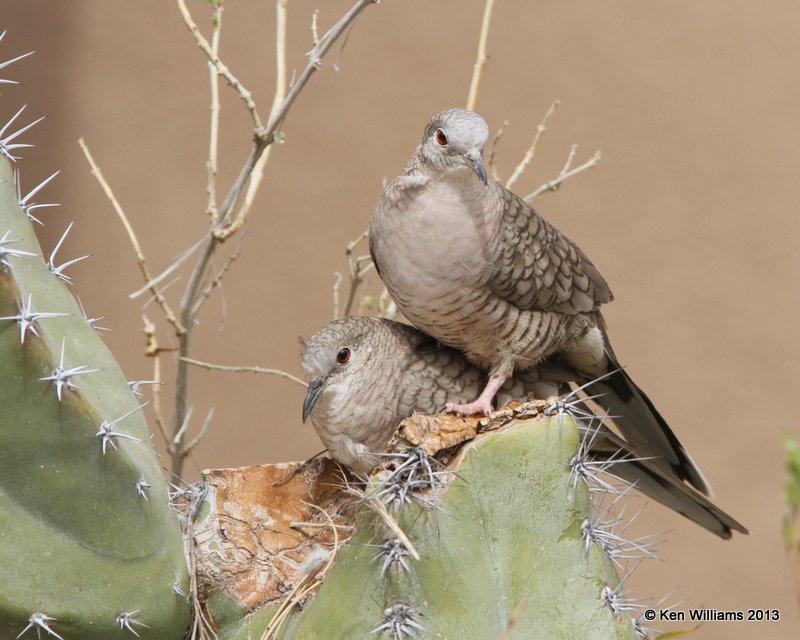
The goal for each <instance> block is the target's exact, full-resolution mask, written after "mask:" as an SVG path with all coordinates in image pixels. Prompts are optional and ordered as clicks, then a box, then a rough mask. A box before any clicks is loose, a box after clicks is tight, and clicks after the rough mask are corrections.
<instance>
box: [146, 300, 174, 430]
mask: <svg viewBox="0 0 800 640" xmlns="http://www.w3.org/2000/svg"><path fill="white" fill-rule="evenodd" d="M142 323H143V325H144V328H143V331H144V335H145V340H146V342H145V351H144V353H145V355H146V356H149V357H151V358H153V382H154V383H155V384H154V385H153V415H154V416H155V419H156V425H158V430H159V431H160V432H161V437H162V438H164V444H166V445H169V434H168V433H167V427H166V424H165V423H164V415H163V413H162V412H161V348H160V347H159V346H158V341H157V339H156V326H155V325H154V324H153V322H152V321H151V320H150V318H148V317H147V316H146V315H142Z"/></svg>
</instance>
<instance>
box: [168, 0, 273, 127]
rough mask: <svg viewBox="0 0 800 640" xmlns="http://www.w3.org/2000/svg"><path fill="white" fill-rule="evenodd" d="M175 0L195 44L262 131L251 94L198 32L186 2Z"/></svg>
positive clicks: (254, 125)
mask: <svg viewBox="0 0 800 640" xmlns="http://www.w3.org/2000/svg"><path fill="white" fill-rule="evenodd" d="M176 1H177V3H178V9H179V10H180V12H181V17H182V18H183V21H184V23H185V24H186V26H187V27H188V29H189V31H190V32H191V34H192V35H193V36H194V39H195V41H196V42H197V46H198V47H200V49H202V51H203V53H205V54H206V57H207V58H208V60H209V62H210V63H211V64H213V65H214V67H215V68H216V70H217V73H219V75H221V76H222V77H223V78H225V79H226V80H227V81H228V84H229V85H231V86H232V87H233V88H234V89H235V90H236V91H237V92H238V94H239V97H240V98H241V99H242V100H243V101H244V104H245V106H246V107H247V110H248V111H249V112H250V118H251V119H252V120H253V128H254V129H255V130H256V131H257V132H262V131H263V130H264V125H263V124H262V123H261V118H260V117H259V116H258V108H257V107H256V103H255V102H254V101H253V95H252V94H251V93H250V92H249V91H248V90H247V89H246V88H245V87H244V85H243V84H242V83H241V82H239V80H238V78H236V76H234V75H233V74H232V73H231V71H230V69H228V67H226V66H225V64H223V62H222V60H220V58H219V56H218V55H217V54H216V52H215V51H214V49H213V47H212V45H210V44H209V43H208V40H206V39H205V37H204V36H203V34H202V33H200V29H198V28H197V24H195V21H194V20H193V19H192V14H191V13H189V9H188V8H187V7H186V2H184V0H176ZM215 16H216V12H215Z"/></svg>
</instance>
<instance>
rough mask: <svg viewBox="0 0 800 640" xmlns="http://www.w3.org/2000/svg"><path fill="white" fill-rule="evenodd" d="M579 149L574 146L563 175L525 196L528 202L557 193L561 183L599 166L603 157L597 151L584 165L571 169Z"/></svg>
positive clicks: (562, 172)
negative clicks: (545, 194) (551, 192)
mask: <svg viewBox="0 0 800 640" xmlns="http://www.w3.org/2000/svg"><path fill="white" fill-rule="evenodd" d="M577 148H578V145H572V149H571V150H570V153H569V157H568V158H567V163H566V164H565V165H564V168H563V169H562V170H561V173H559V174H558V177H557V178H554V179H553V180H548V181H547V182H545V183H544V184H543V185H542V186H541V187H539V188H538V189H536V190H535V191H532V192H531V193H529V194H528V195H527V196H525V200H526V201H527V202H533V201H534V200H536V198H538V197H539V196H540V195H542V194H543V193H546V192H548V191H555V190H556V189H558V188H559V187H560V186H561V183H563V182H564V181H565V180H569V179H570V178H572V177H574V176H577V175H578V174H579V173H583V172H584V171H586V170H587V169H591V168H592V167H594V166H595V165H597V163H598V162H600V159H601V157H602V155H601V153H600V152H599V151H597V152H596V153H595V154H594V155H593V156H592V157H591V158H589V159H588V160H587V161H586V162H584V163H583V164H582V165H580V166H578V167H575V168H574V169H570V166H571V164H572V160H573V158H574V157H575V151H576V150H577Z"/></svg>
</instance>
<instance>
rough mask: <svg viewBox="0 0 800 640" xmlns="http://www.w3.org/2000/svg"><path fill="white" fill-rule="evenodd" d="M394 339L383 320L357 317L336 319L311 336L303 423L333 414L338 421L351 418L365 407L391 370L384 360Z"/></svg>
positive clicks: (306, 357) (305, 362)
mask: <svg viewBox="0 0 800 640" xmlns="http://www.w3.org/2000/svg"><path fill="white" fill-rule="evenodd" d="M391 338H392V336H391V334H390V333H389V332H387V331H386V329H385V327H384V326H383V324H382V323H381V321H380V320H378V319H376V318H362V317H355V316H350V317H346V318H340V319H339V320H334V321H333V322H330V323H328V324H326V325H325V326H324V327H322V329H320V330H319V331H317V332H316V333H315V334H314V335H313V336H311V337H310V338H309V339H308V342H306V343H305V348H304V349H303V357H302V359H303V369H305V372H306V374H307V375H308V377H309V383H308V393H307V395H306V398H305V401H304V402H303V422H305V421H306V420H307V419H308V417H309V416H311V417H312V419H315V418H319V419H322V420H324V419H325V416H326V415H327V414H331V413H335V414H336V418H337V419H345V418H347V417H348V415H349V416H350V417H351V418H352V414H353V412H355V411H357V410H358V407H357V405H363V404H364V403H363V402H362V401H363V399H364V397H365V396H366V395H369V393H370V392H371V391H372V388H373V387H374V385H375V382H376V381H377V380H381V379H382V378H385V376H386V374H387V371H388V370H389V369H390V368H391V367H390V366H388V365H387V366H384V364H385V363H383V360H384V359H385V358H382V357H381V350H382V348H383V347H387V346H389V345H387V341H388V340H391ZM346 414H347V415H346ZM362 417H363V416H362ZM369 417H370V418H371V419H374V418H375V417H377V416H369ZM318 421H319V420H314V422H315V423H316V422H318Z"/></svg>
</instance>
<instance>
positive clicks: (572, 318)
mask: <svg viewBox="0 0 800 640" xmlns="http://www.w3.org/2000/svg"><path fill="white" fill-rule="evenodd" d="M488 134H489V129H488V127H487V125H486V122H485V121H484V120H483V118H482V117H481V116H479V115H478V114H476V113H473V112H471V111H466V110H464V109H446V110H444V111H442V112H440V113H438V114H436V115H435V116H433V118H432V119H431V121H430V122H429V123H428V124H427V126H426V127H425V131H424V133H423V136H422V141H421V142H420V144H419V146H418V147H417V149H416V151H415V152H414V155H413V156H412V157H411V160H410V161H409V162H408V165H407V166H406V168H405V170H404V171H403V173H402V174H400V175H399V176H398V177H397V178H395V179H394V180H393V181H392V182H391V183H390V184H389V185H388V186H387V187H386V188H385V189H384V191H383V194H382V195H381V198H380V200H379V201H378V204H377V206H376V207H375V211H374V213H373V216H372V224H371V227H370V233H369V240H370V253H371V254H372V259H373V261H374V263H375V267H376V269H377V271H378V273H379V275H380V277H381V278H382V279H383V281H384V283H385V284H386V288H387V289H388V291H389V293H390V294H391V296H392V298H394V301H395V303H396V304H397V306H398V308H399V309H400V311H402V313H403V314H404V315H405V317H406V318H408V320H410V321H411V322H412V323H413V324H414V325H416V326H417V327H419V328H420V329H422V330H423V331H425V332H426V333H429V334H430V335H431V336H433V337H434V338H436V339H437V340H439V341H440V342H442V343H444V344H446V345H449V346H451V347H454V348H456V349H459V350H462V351H463V352H464V353H465V354H466V355H467V357H468V358H469V359H470V360H471V361H472V362H474V363H476V364H478V365H479V366H481V367H484V368H485V369H488V371H489V379H488V382H487V384H486V386H485V387H484V388H483V391H482V392H481V393H480V395H478V397H477V399H476V400H474V401H472V402H469V403H466V404H460V403H450V404H448V406H447V409H448V410H450V411H454V412H457V413H461V414H474V413H488V412H489V411H491V408H492V404H491V403H492V398H493V397H494V395H495V394H496V393H497V391H498V389H500V387H501V386H502V385H503V383H504V382H505V380H506V379H507V378H508V377H509V376H511V375H512V373H513V372H514V371H515V370H516V371H520V370H526V369H529V368H530V367H534V366H536V365H537V364H538V363H540V362H542V361H543V360H544V359H546V358H548V357H549V356H551V355H553V354H558V356H559V357H560V358H562V359H563V360H565V361H566V362H567V363H568V364H569V365H570V366H572V367H574V368H575V369H576V370H577V371H579V372H580V373H581V374H582V375H583V376H585V377H586V379H588V380H591V379H597V378H602V380H601V381H599V382H598V383H597V384H596V385H595V386H594V387H593V388H592V389H591V391H592V392H593V393H606V392H608V391H609V389H611V390H612V391H613V394H612V395H613V401H612V400H609V399H608V397H607V398H606V401H604V400H603V399H600V400H598V401H599V402H600V403H601V404H603V406H604V407H605V408H606V409H608V410H610V411H611V412H612V413H613V415H615V416H618V417H619V420H618V423H619V427H620V429H621V430H622V432H623V434H624V435H625V437H626V439H627V440H628V441H629V442H630V443H631V444H633V445H634V446H635V447H636V448H637V449H638V450H639V451H641V452H642V453H643V454H645V455H649V456H655V457H657V458H659V464H661V465H662V467H663V468H664V470H668V471H670V472H672V473H674V474H675V475H677V476H678V477H679V478H681V479H683V480H687V481H688V482H689V483H691V484H692V485H693V486H694V487H696V488H697V489H698V490H699V491H701V492H703V493H706V494H707V493H709V492H710V488H709V486H708V484H707V483H706V481H705V479H704V477H703V474H702V473H701V472H700V470H699V469H698V468H697V466H696V465H695V464H694V462H693V461H692V460H691V458H690V457H689V456H688V454H687V453H686V452H685V450H684V449H683V447H682V446H681V444H680V442H679V441H678V439H677V437H676V436H675V434H674V433H673V432H672V430H671V429H670V428H669V426H668V425H667V423H666V421H665V420H664V419H663V418H662V417H661V415H660V414H659V413H658V411H657V410H656V409H655V407H654V406H653V404H652V402H650V400H649V399H648V398H647V396H646V395H645V394H644V392H643V391H642V390H641V389H639V387H638V386H637V385H636V384H635V383H634V382H633V380H631V378H630V377H629V376H628V374H627V373H626V372H625V371H624V370H622V369H621V368H620V366H619V364H618V363H617V359H616V357H615V356H614V352H613V350H612V348H611V344H610V343H609V340H608V336H607V334H606V329H605V322H604V320H603V316H602V315H601V313H600V305H602V304H603V303H606V302H610V301H611V300H612V299H613V296H612V294H611V290H610V288H609V286H608V284H607V283H606V281H605V280H604V279H603V277H602V276H601V275H600V272H599V271H598V270H597V268H596V267H595V266H594V264H593V263H592V262H591V260H589V258H588V257H587V256H586V254H584V253H583V251H581V249H580V248H579V247H578V246H577V245H576V244H575V243H574V242H573V241H572V240H570V239H569V238H567V237H566V236H565V235H564V234H562V233H561V232H560V231H558V230H557V229H556V228H555V227H553V226H552V225H551V224H550V223H549V222H547V221H546V220H545V219H544V218H542V217H541V216H540V215H539V214H538V213H537V212H536V210H535V209H534V208H533V207H532V206H531V205H529V204H528V203H527V202H525V200H523V199H522V198H520V197H519V196H517V195H515V194H514V193H512V192H511V191H509V190H508V189H506V188H505V187H503V186H502V185H500V184H498V183H496V182H495V181H493V180H490V179H489V178H488V177H487V175H486V169H485V167H484V164H483V147H484V145H485V144H486V140H487V138H488Z"/></svg>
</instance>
